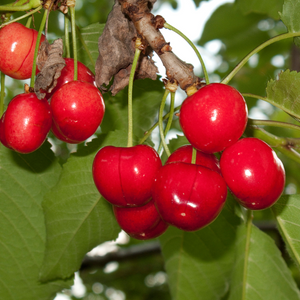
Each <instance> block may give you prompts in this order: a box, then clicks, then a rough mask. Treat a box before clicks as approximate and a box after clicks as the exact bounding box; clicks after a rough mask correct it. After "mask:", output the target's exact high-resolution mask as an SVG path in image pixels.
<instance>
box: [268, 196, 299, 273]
mask: <svg viewBox="0 0 300 300" xmlns="http://www.w3.org/2000/svg"><path fill="white" fill-rule="evenodd" d="M272 211H273V213H274V215H275V217H276V221H277V225H278V229H279V231H280V233H281V236H282V238H283V239H284V241H285V244H286V246H287V249H288V251H289V254H290V255H291V257H292V258H293V259H294V261H295V263H296V264H297V265H298V267H299V268H300V230H299V227H300V195H289V196H282V197H281V198H280V199H279V200H278V201H277V202H276V204H275V205H273V206H272Z"/></svg>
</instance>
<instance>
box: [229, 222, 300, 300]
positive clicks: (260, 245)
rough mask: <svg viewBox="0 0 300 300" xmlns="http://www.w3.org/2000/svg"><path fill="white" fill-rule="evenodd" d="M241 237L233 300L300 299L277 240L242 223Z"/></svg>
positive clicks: (234, 276)
mask: <svg viewBox="0 0 300 300" xmlns="http://www.w3.org/2000/svg"><path fill="white" fill-rule="evenodd" d="M237 236H238V240H237V243H236V256H235V257H236V259H235V265H234V267H233V269H232V282H231V291H230V296H229V300H246V299H249V300H253V299H261V300H268V299H270V300H279V299H282V300H284V299H289V300H292V299H300V294H299V290H298V288H297V286H296V283H295V282H294V280H293V278H292V274H291V271H290V270H289V268H288V267H287V265H286V263H285V261H284V260H283V258H282V256H281V253H280V251H279V249H278V248H277V246H276V245H275V243H274V240H272V239H271V238H270V237H269V236H268V235H266V234H265V233H263V232H262V231H260V230H259V229H258V228H256V227H255V226H254V225H252V224H251V223H250V224H248V226H246V225H245V224H242V225H241V226H240V227H239V229H238V233H237Z"/></svg>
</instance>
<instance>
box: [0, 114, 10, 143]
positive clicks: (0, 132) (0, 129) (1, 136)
mask: <svg viewBox="0 0 300 300" xmlns="http://www.w3.org/2000/svg"><path fill="white" fill-rule="evenodd" d="M4 119H5V112H4V114H3V115H2V117H1V119H0V142H1V144H2V145H4V146H5V147H6V148H9V149H11V147H10V146H9V145H8V144H7V141H6V137H5V132H4Z"/></svg>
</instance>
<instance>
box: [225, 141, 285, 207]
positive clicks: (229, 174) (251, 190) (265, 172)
mask: <svg viewBox="0 0 300 300" xmlns="http://www.w3.org/2000/svg"><path fill="white" fill-rule="evenodd" d="M220 166H221V171H222V174H223V177H224V180H225V181H226V183H227V185H228V187H229V189H230V190H231V192H232V193H233V194H234V196H235V197H236V199H237V201H238V202H239V203H240V204H241V205H242V206H244V207H246V208H248V209H252V210H260V209H265V208H268V207H270V206H272V205H273V204H274V203H275V202H276V201H277V200H278V198H279V197H280V195H281V194H282V192H283V189H284V185H285V170H284V166H283V164H282V162H281V160H280V159H279V158H278V156H277V155H276V153H275V152H274V151H273V150H272V148H271V147H270V146H269V145H268V144H266V143H265V142H263V141H262V140H260V139H257V138H244V139H241V140H239V141H238V142H237V143H235V144H234V145H232V146H230V147H229V148H227V149H225V151H224V152H223V154H222V156H221V159H220Z"/></svg>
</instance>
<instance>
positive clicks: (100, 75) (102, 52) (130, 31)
mask: <svg viewBox="0 0 300 300" xmlns="http://www.w3.org/2000/svg"><path fill="white" fill-rule="evenodd" d="M152 2H153V1H152ZM136 36H137V32H136V29H135V27H134V24H133V23H132V22H131V21H130V20H129V19H128V18H126V17H125V15H124V14H123V13H122V10H121V6H120V4H119V2H118V1H115V4H114V7H113V9H112V11H111V13H110V14H109V16H108V20H107V22H106V25H105V28H104V31H103V33H102V35H101V36H100V38H99V41H98V48H99V56H98V59H97V62H96V68H95V71H96V82H97V85H98V87H99V88H100V89H101V90H102V91H106V90H107V89H106V86H107V85H108V84H109V82H110V81H111V79H112V78H113V77H114V81H113V84H112V86H111V88H110V90H111V91H112V94H113V95H115V94H117V93H118V92H119V91H120V90H122V89H123V88H124V87H125V86H127V85H128V82H129V74H130V70H131V64H132V61H133V58H134V52H135V46H134V42H133V39H134V38H135V37H136ZM148 54H149V55H142V56H141V58H140V64H139V68H138V69H137V71H136V76H135V78H151V79H156V73H157V71H158V70H157V67H156V66H155V64H154V62H153V60H152V59H151V56H150V55H151V52H149V53H148Z"/></svg>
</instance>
